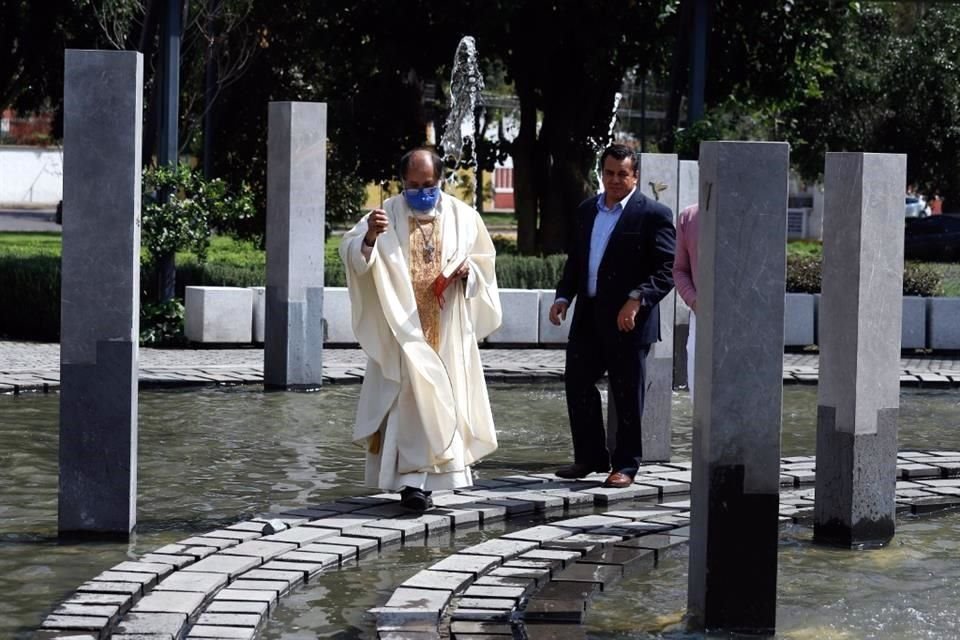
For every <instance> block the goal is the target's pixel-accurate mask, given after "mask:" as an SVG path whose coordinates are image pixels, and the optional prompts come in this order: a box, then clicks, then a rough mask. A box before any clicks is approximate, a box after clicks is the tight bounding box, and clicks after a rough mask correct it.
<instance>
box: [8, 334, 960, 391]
mask: <svg viewBox="0 0 960 640" xmlns="http://www.w3.org/2000/svg"><path fill="white" fill-rule="evenodd" d="M480 356H481V359H482V361H483V369H484V373H485V374H486V377H487V379H488V380H493V381H507V382H511V381H518V380H528V381H529V380H560V379H562V377H563V368H564V359H565V355H564V350H563V349H481V350H480ZM365 368H366V357H365V356H364V355H363V352H362V351H361V350H359V349H339V348H338V349H334V348H329V349H326V350H325V351H324V354H323V382H324V383H325V384H350V383H359V382H361V381H362V380H363V374H364V369H365ZM818 371H819V369H818V356H817V354H816V353H787V354H784V356H783V381H784V382H785V383H795V384H816V382H817V376H818ZM261 383H263V349H255V348H236V349H150V348H143V349H140V387H141V388H157V387H178V386H209V385H217V384H261ZM900 384H901V385H903V386H923V387H957V386H960V357H957V356H946V355H942V354H938V355H931V356H919V355H917V356H911V357H905V358H901V360H900ZM59 388H60V346H59V345H57V344H50V343H38V342H9V341H0V394H3V393H13V394H17V393H27V392H50V391H56V390H57V389H59Z"/></svg>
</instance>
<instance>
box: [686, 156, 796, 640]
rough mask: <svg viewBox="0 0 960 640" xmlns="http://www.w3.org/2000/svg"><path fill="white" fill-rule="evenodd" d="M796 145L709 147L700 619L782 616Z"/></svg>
mask: <svg viewBox="0 0 960 640" xmlns="http://www.w3.org/2000/svg"><path fill="white" fill-rule="evenodd" d="M788 168H789V146H788V145H787V144H786V143H780V142H704V143H703V144H701V146H700V245H699V259H700V262H699V273H698V277H699V280H700V282H699V283H698V287H697V307H698V311H699V313H698V314H697V344H696V351H697V363H698V366H697V367H696V371H695V374H694V375H695V384H696V394H695V398H694V409H693V426H694V434H693V484H692V487H691V521H690V524H691V535H690V574H689V589H688V608H689V615H690V621H691V625H692V626H693V627H694V628H696V629H700V630H703V629H705V630H708V631H714V630H716V631H723V632H749V633H769V632H772V631H773V629H774V628H775V623H776V592H777V537H778V531H779V519H778V513H777V511H778V509H777V506H778V503H779V480H780V421H781V408H782V399H783V398H782V380H781V378H782V370H783V303H784V295H783V292H784V285H785V280H786V235H787V226H786V225H787V171H788Z"/></svg>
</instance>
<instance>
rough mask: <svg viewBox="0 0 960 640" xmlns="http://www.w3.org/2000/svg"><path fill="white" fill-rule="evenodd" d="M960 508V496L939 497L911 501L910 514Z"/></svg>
mask: <svg viewBox="0 0 960 640" xmlns="http://www.w3.org/2000/svg"><path fill="white" fill-rule="evenodd" d="M957 508H960V496H947V495H938V496H931V497H928V498H915V499H913V500H911V501H910V512H911V513H913V514H916V515H920V514H924V513H934V512H936V511H945V510H948V509H949V510H953V509H957Z"/></svg>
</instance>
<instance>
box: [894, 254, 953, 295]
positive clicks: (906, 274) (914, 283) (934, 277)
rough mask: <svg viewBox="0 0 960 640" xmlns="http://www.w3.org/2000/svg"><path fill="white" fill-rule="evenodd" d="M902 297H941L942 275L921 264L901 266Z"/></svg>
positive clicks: (912, 263) (933, 268)
mask: <svg viewBox="0 0 960 640" xmlns="http://www.w3.org/2000/svg"><path fill="white" fill-rule="evenodd" d="M903 295H905V296H923V297H932V296H942V295H943V273H942V272H940V271H939V270H938V269H937V268H935V267H932V266H930V265H928V264H924V263H922V262H908V263H906V264H905V265H903Z"/></svg>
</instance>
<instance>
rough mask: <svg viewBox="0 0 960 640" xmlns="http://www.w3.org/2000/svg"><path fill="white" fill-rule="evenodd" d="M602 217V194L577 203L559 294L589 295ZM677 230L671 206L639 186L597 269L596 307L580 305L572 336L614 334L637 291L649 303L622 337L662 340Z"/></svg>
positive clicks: (640, 341) (569, 296)
mask: <svg viewBox="0 0 960 640" xmlns="http://www.w3.org/2000/svg"><path fill="white" fill-rule="evenodd" d="M596 217H597V197H596V196H593V197H590V198H587V199H586V200H584V201H583V202H581V203H580V205H579V206H578V207H577V210H576V214H575V217H574V221H573V229H572V231H571V233H570V236H569V237H570V246H569V247H568V248H567V263H566V265H564V269H563V277H562V278H561V280H560V284H559V285H557V297H558V298H566V299H567V300H569V301H571V302H573V300H574V298H576V297H577V296H580V297H581V298H585V297H586V296H587V264H588V259H589V255H590V235H591V234H592V232H593V222H594V219H595V218H596ZM675 246H676V230H675V229H674V226H673V214H672V213H671V211H670V209H669V208H667V207H666V206H664V205H662V204H660V203H659V202H654V201H653V200H650V199H649V198H647V197H646V196H644V195H643V194H642V193H640V190H639V188H638V189H637V190H636V191H634V193H633V196H632V197H631V198H630V200H629V201H628V202H627V206H626V207H625V208H624V210H623V213H622V214H621V215H620V220H618V221H617V224H616V226H615V227H614V228H613V232H612V233H611V234H610V241H609V242H608V243H607V248H606V250H605V251H604V253H603V259H602V260H601V262H600V269H599V270H598V272H597V295H596V298H594V300H593V303H594V304H593V305H583V304H578V305H577V307H576V309H575V310H574V314H573V321H572V324H571V327H570V338H571V339H576V338H577V337H579V336H581V335H582V333H581V332H584V331H588V332H591V333H592V332H595V331H596V330H597V327H598V326H599V327H601V330H603V331H607V330H608V329H609V331H610V332H613V333H612V334H610V335H611V337H612V335H613V334H621V332H620V331H619V330H618V329H617V314H618V313H619V312H620V309H621V308H622V307H623V304H624V303H625V302H626V301H627V299H628V297H629V296H628V294H629V293H630V292H631V291H633V290H640V292H641V295H642V300H643V301H644V302H645V306H642V307H641V308H640V311H639V313H638V314H637V324H636V327H635V328H634V329H633V331H631V332H629V333H628V334H623V335H622V336H620V337H622V338H625V339H628V340H630V341H631V342H634V343H637V344H651V343H653V342H657V341H658V340H659V339H660V311H659V308H658V307H657V303H658V302H660V300H661V299H662V298H663V297H664V296H665V295H667V294H668V293H669V292H670V289H672V288H673V275H672V270H673V254H674V249H675ZM587 306H592V313H591V314H590V315H593V316H594V318H588V317H585V314H584V313H581V309H582V308H584V307H587Z"/></svg>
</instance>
